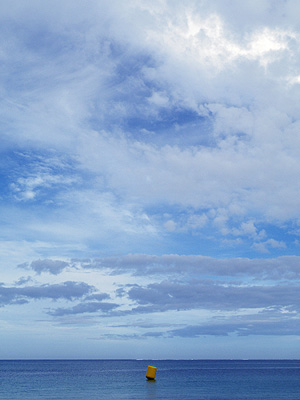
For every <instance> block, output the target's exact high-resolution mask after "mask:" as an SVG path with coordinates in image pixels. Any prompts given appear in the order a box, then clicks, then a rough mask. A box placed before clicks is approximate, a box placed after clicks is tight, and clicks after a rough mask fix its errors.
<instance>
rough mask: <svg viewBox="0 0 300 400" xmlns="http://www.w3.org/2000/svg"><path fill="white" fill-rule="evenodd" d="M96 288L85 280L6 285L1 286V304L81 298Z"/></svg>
mask: <svg viewBox="0 0 300 400" xmlns="http://www.w3.org/2000/svg"><path fill="white" fill-rule="evenodd" d="M94 290H95V288H94V287H93V286H90V285H88V284H86V283H84V282H71V281H67V282H63V283H59V284H52V285H50V284H45V285H40V286H25V287H5V286H0V305H2V306H4V305H9V304H24V303H27V302H28V301H29V300H33V299H34V300H36V299H52V300H58V299H66V300H73V299H76V298H81V297H83V296H85V295H87V294H89V293H91V292H93V291H94Z"/></svg>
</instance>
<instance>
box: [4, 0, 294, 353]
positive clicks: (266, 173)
mask: <svg viewBox="0 0 300 400" xmlns="http://www.w3.org/2000/svg"><path fill="white" fill-rule="evenodd" d="M299 12H300V4H299V2H298V1H294V0H287V1H283V0H277V1H271V0H259V1H258V0H257V1H253V0H251V1H248V0H245V1H243V2H241V1H237V0H230V1H229V0H228V1H227V0H210V1H208V0H207V1H206V0H201V1H193V0H186V1H184V2H182V1H177V0H172V1H167V0H152V1H148V0H129V1H126V2H125V1H119V0H113V1H106V0H90V1H89V2H88V5H87V3H86V2H85V1H81V0H79V1H76V2H75V3H74V2H73V1H69V0H63V1H61V0H60V1H56V0H51V1H48V0H45V1H43V2H41V1H38V0H27V1H26V2H25V1H22V0H12V1H10V2H9V4H6V3H5V2H2V4H0V19H1V24H0V31H1V47H0V57H1V75H0V76H1V100H0V101H1V108H0V110H1V111H0V121H1V131H0V132H1V142H0V143H1V145H0V151H1V157H0V167H1V171H0V174H1V175H0V177H1V180H0V199H1V208H0V224H1V229H0V235H1V242H0V253H1V259H0V268H1V279H0V306H1V308H0V320H1V323H0V330H1V347H0V358H2V359H3V358H5V359H8V358H299V357H300V329H299V326H300V324H299V323H300V321H299V312H300V303H299V294H298V293H299V289H300V257H299V255H300V186H299V176H300V161H299V149H300V111H299V106H298V104H299V96H300V69H299V65H300V52H299V48H300V46H299V44H300V30H299V23H298V18H297V16H298V15H299Z"/></svg>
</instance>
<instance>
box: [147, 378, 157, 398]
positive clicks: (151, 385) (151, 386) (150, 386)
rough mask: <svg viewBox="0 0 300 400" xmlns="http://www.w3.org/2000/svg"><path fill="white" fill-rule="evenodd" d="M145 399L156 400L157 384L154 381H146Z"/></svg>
mask: <svg viewBox="0 0 300 400" xmlns="http://www.w3.org/2000/svg"><path fill="white" fill-rule="evenodd" d="M146 386H147V399H157V390H156V389H157V384H156V380H150V381H148V380H147V381H146Z"/></svg>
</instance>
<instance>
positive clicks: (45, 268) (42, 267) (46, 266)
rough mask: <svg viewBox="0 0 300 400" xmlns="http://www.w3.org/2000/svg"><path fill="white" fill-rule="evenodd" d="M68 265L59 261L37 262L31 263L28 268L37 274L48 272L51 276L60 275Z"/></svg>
mask: <svg viewBox="0 0 300 400" xmlns="http://www.w3.org/2000/svg"><path fill="white" fill-rule="evenodd" d="M68 266H69V264H68V263H67V262H65V261H59V260H50V259H46V260H37V261H33V262H32V263H31V264H30V267H31V268H32V269H33V270H34V271H35V272H36V273H37V274H41V273H42V272H49V273H50V274H53V275H58V274H60V273H61V272H62V271H63V270H64V269H65V268H66V267H68Z"/></svg>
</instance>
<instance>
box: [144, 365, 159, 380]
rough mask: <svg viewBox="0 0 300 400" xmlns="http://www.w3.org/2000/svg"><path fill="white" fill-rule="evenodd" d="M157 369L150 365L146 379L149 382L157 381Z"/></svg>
mask: <svg viewBox="0 0 300 400" xmlns="http://www.w3.org/2000/svg"><path fill="white" fill-rule="evenodd" d="M156 370H157V368H156V367H153V365H148V369H147V372H146V378H147V379H149V380H154V379H155V375H156Z"/></svg>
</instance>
